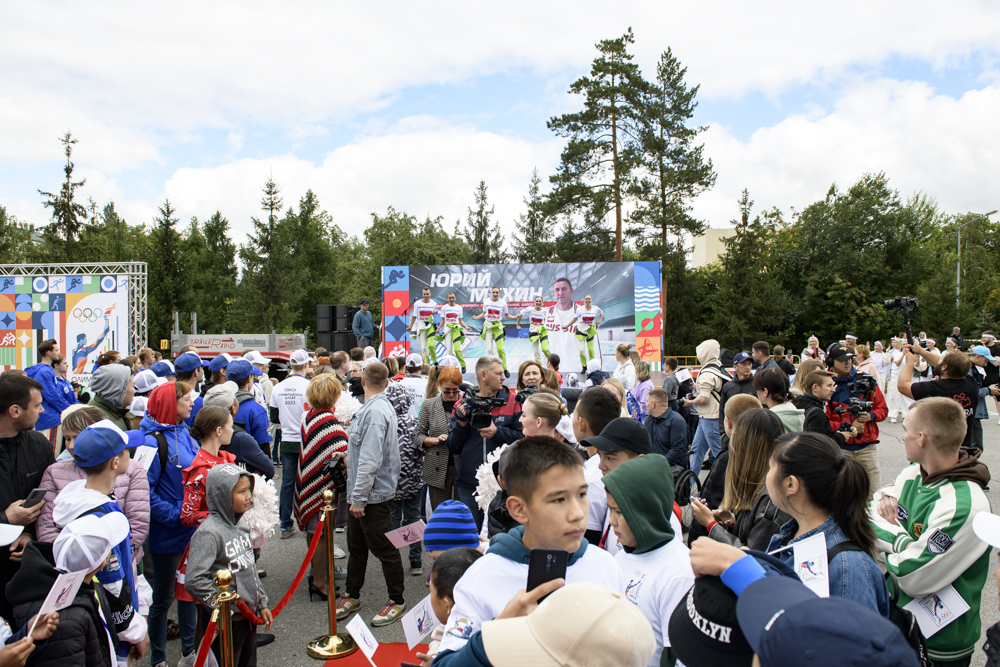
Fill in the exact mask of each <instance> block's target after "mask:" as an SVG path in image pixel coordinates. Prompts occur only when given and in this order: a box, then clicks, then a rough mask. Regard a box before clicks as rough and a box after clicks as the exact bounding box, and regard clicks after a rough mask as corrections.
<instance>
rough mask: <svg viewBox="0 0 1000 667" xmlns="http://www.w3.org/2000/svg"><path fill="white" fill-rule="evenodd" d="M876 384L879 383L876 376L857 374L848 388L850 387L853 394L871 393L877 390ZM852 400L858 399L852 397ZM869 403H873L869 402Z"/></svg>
mask: <svg viewBox="0 0 1000 667" xmlns="http://www.w3.org/2000/svg"><path fill="white" fill-rule="evenodd" d="M876 386H877V384H876V383H875V378H873V377H872V376H870V375H868V376H861V375H855V377H854V381H853V382H851V383H850V384H849V385H848V388H849V389H850V391H851V393H852V394H853V393H855V392H858V393H860V394H870V393H872V392H873V391H875V387H876ZM851 400H856V399H851ZM869 405H871V404H870V403H869Z"/></svg>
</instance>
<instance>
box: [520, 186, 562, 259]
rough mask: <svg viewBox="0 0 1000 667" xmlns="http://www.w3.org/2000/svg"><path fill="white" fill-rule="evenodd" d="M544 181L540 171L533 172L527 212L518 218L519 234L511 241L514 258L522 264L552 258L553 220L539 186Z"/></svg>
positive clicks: (527, 198)
mask: <svg viewBox="0 0 1000 667" xmlns="http://www.w3.org/2000/svg"><path fill="white" fill-rule="evenodd" d="M541 182H542V179H541V177H539V175H538V169H537V168H536V169H534V170H532V172H531V182H530V183H528V196H527V197H525V198H524V205H525V206H526V207H527V210H526V211H525V212H524V213H522V214H521V215H519V216H518V220H517V222H515V223H514V224H515V227H516V228H517V233H516V234H514V236H513V238H512V239H511V241H512V245H513V247H514V258H515V259H516V260H517V261H518V262H521V263H522V264H533V263H537V262H545V261H548V259H549V258H551V257H552V232H553V230H552V219H551V218H550V217H549V216H548V215H546V213H545V206H544V202H543V201H542V196H541V194H539V185H540V184H541Z"/></svg>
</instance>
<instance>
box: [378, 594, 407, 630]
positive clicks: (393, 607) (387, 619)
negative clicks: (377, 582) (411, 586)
mask: <svg viewBox="0 0 1000 667" xmlns="http://www.w3.org/2000/svg"><path fill="white" fill-rule="evenodd" d="M405 611H406V603H405V602H404V603H403V604H396V603H395V602H393V601H392V600H387V601H386V603H385V606H384V607H382V611H380V612H379V613H377V614H375V616H373V617H372V626H374V627H376V628H378V627H381V626H383V625H389V624H390V623H395V622H396V621H397V620H399V617H400V616H402V615H403V612H405Z"/></svg>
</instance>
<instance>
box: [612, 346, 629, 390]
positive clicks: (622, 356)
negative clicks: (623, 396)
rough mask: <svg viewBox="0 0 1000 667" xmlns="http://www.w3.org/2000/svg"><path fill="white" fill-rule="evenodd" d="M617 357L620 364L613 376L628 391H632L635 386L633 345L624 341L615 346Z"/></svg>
mask: <svg viewBox="0 0 1000 667" xmlns="http://www.w3.org/2000/svg"><path fill="white" fill-rule="evenodd" d="M615 359H617V360H618V366H616V367H615V372H614V373H612V374H611V377H612V378H614V379H616V380H618V381H619V382H620V383H621V385H622V386H623V387H624V388H625V390H626V391H631V390H632V387H634V386H635V362H634V361H633V360H632V345H631V344H629V345H626V344H625V343H622V344H621V345H619V346H618V347H617V348H615Z"/></svg>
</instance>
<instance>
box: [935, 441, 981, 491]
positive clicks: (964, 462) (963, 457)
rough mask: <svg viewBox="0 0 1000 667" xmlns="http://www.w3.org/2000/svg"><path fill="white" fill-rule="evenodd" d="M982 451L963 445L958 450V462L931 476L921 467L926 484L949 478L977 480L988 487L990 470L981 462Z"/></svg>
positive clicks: (965, 480)
mask: <svg viewBox="0 0 1000 667" xmlns="http://www.w3.org/2000/svg"><path fill="white" fill-rule="evenodd" d="M981 455H982V452H980V451H978V450H975V449H970V448H968V447H962V448H961V449H960V450H958V463H956V464H955V465H954V466H953V467H951V468H948V469H947V470H942V471H941V472H939V473H938V474H936V475H933V476H930V475H928V474H927V473H925V472H924V469H923V468H922V467H921V468H920V476H921V477H922V478H923V483H924V485H925V486H926V485H927V484H931V483H932V482H936V481H938V480H939V479H947V480H950V481H952V482H975V483H976V484H978V485H979V486H981V487H983V488H984V489H985V488H986V485H987V484H989V483H990V471H989V468H987V467H986V465H985V464H983V463H980V462H979V457H980V456H981Z"/></svg>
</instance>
